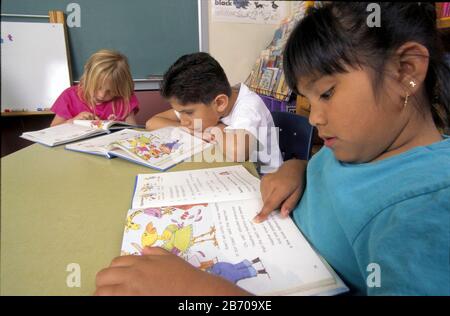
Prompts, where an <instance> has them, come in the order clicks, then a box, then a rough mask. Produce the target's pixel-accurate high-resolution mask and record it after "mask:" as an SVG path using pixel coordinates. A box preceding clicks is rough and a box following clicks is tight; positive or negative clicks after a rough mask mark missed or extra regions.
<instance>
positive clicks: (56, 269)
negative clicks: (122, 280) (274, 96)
mask: <svg viewBox="0 0 450 316" xmlns="http://www.w3.org/2000/svg"><path fill="white" fill-rule="evenodd" d="M225 165H234V163H198V162H185V163H181V164H179V165H177V166H175V167H173V168H172V169H170V171H179V170H188V169H199V168H211V167H219V166H225ZM243 165H244V166H245V167H246V168H247V170H249V171H250V172H251V173H252V174H254V175H256V170H255V168H254V165H253V164H252V163H249V162H247V163H245V164H243ZM153 172H157V171H154V170H153V169H150V168H146V167H143V166H140V165H137V164H133V163H130V162H128V161H125V160H122V159H119V158H115V159H107V158H104V157H101V156H95V155H89V154H83V153H78V152H73V151H68V150H65V149H64V146H60V147H56V148H47V147H45V146H42V145H39V144H35V145H32V146H30V147H27V148H25V149H22V150H20V151H18V152H16V153H14V154H11V155H9V156H6V157H4V158H2V159H1V249H0V250H1V261H0V264H1V265H0V269H1V279H0V294H1V295H91V294H93V292H94V290H95V275H96V273H97V272H98V271H99V270H101V269H102V268H104V267H106V266H108V265H109V264H110V262H111V260H112V259H113V258H114V257H116V256H118V255H119V254H120V247H121V243H122V235H123V228H124V223H125V216H126V213H127V210H128V208H129V207H130V206H131V198H132V194H133V189H134V181H135V176H136V175H137V174H138V173H153ZM72 263H75V264H78V265H79V267H80V272H81V273H80V276H81V286H80V287H69V286H68V285H67V280H68V279H69V280H70V278H71V276H73V271H74V270H72V267H73V266H70V264H72ZM68 267H69V271H67V269H68Z"/></svg>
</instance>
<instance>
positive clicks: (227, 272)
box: [186, 251, 270, 284]
mask: <svg viewBox="0 0 450 316" xmlns="http://www.w3.org/2000/svg"><path fill="white" fill-rule="evenodd" d="M197 253H198V254H199V255H201V257H203V258H204V257H205V255H204V254H203V253H202V252H201V251H197ZM198 254H195V255H192V256H190V257H188V258H186V260H187V261H188V262H189V263H190V264H192V265H193V266H194V267H196V268H199V269H200V270H203V271H207V272H209V273H212V274H215V275H218V276H221V277H223V278H225V279H227V280H229V281H230V282H233V283H235V284H236V283H238V282H239V281H240V280H243V279H248V278H254V277H257V276H258V275H260V274H262V275H265V276H267V277H268V278H269V279H270V275H269V273H268V272H267V270H266V268H265V267H264V265H263V263H262V262H261V260H260V258H259V257H256V258H255V259H253V260H251V261H250V260H247V259H244V260H242V261H240V262H238V263H234V264H233V263H231V262H226V261H220V260H219V259H218V258H217V257H215V258H213V259H210V260H204V259H203V258H199V255H198ZM257 264H259V265H260V268H259V269H256V268H255V267H254V265H257Z"/></svg>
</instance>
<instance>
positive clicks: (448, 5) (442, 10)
mask: <svg viewBox="0 0 450 316" xmlns="http://www.w3.org/2000/svg"><path fill="white" fill-rule="evenodd" d="M436 16H437V21H436V23H437V27H438V29H443V30H450V2H436Z"/></svg>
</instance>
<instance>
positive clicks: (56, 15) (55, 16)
mask: <svg viewBox="0 0 450 316" xmlns="http://www.w3.org/2000/svg"><path fill="white" fill-rule="evenodd" d="M1 16H2V17H17V18H38V19H41V18H44V19H49V23H59V24H63V29H64V40H65V45H66V55H67V66H68V68H69V81H70V85H73V79H72V67H71V62H70V51H69V40H68V35H67V25H66V19H65V17H64V12H63V11H58V10H50V11H48V15H30V14H1ZM33 115H54V113H53V112H51V111H12V112H1V116H2V117H11V116H33Z"/></svg>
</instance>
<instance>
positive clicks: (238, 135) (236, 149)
mask: <svg viewBox="0 0 450 316" xmlns="http://www.w3.org/2000/svg"><path fill="white" fill-rule="evenodd" d="M217 127H218V128H220V130H221V132H222V137H216V138H215V139H216V140H217V143H218V147H219V148H220V150H221V151H222V152H223V153H224V154H225V155H226V159H227V160H232V161H233V162H244V161H247V160H248V159H249V157H250V152H251V151H253V150H256V148H253V147H254V146H256V141H257V140H256V138H255V137H254V136H253V135H252V134H251V133H249V132H248V131H246V130H245V129H233V130H225V127H226V125H224V124H222V123H221V124H219V125H217Z"/></svg>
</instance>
